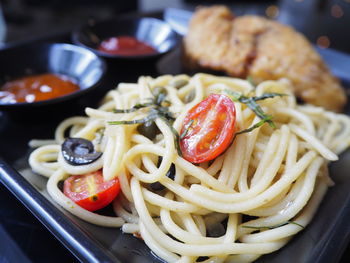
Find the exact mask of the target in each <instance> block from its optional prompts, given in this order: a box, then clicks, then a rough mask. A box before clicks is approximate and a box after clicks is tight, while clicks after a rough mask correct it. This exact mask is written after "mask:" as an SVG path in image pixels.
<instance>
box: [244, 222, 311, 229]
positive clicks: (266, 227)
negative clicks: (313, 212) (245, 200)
mask: <svg viewBox="0 0 350 263" xmlns="http://www.w3.org/2000/svg"><path fill="white" fill-rule="evenodd" d="M288 224H294V225H297V226H299V227H301V228H305V227H304V226H303V225H301V224H299V223H297V222H294V221H290V220H288V221H286V222H284V223H281V224H278V225H274V226H242V227H243V228H251V229H257V230H263V229H274V228H277V227H281V226H285V225H288Z"/></svg>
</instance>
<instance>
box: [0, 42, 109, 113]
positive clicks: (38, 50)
mask: <svg viewBox="0 0 350 263" xmlns="http://www.w3.org/2000/svg"><path fill="white" fill-rule="evenodd" d="M105 71H106V65H105V62H104V61H103V60H102V59H101V58H99V57H98V56H97V55H95V54H94V53H93V52H91V51H89V50H88V49H86V48H83V47H79V46H75V45H71V44H67V43H35V44H30V45H25V46H21V47H17V48H13V49H6V50H2V51H1V60H0V72H1V75H0V84H1V83H5V82H6V81H9V80H12V79H16V78H20V77H25V76H28V75H36V74H41V73H56V74H62V75H66V76H68V77H70V78H72V79H74V80H75V81H76V82H77V84H78V85H79V87H80V89H79V90H78V91H76V92H73V93H70V94H67V95H64V96H61V97H57V98H54V99H49V100H44V101H38V102H32V103H13V104H11V103H8V104H4V103H0V110H1V111H6V112H7V113H8V114H9V115H10V116H11V117H13V118H19V119H21V120H23V119H24V118H25V119H27V120H29V119H31V120H33V119H41V118H42V117H44V116H45V113H50V116H51V114H53V113H55V112H57V111H58V110H57V109H60V111H61V110H63V109H64V108H65V109H67V106H69V105H73V104H76V103H77V99H78V98H80V97H82V96H83V95H85V94H87V93H89V92H93V91H94V89H95V88H96V87H97V84H99V83H100V81H101V80H102V78H103V75H104V74H105ZM68 108H69V107H68ZM30 116H32V118H30Z"/></svg>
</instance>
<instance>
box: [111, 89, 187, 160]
mask: <svg viewBox="0 0 350 263" xmlns="http://www.w3.org/2000/svg"><path fill="white" fill-rule="evenodd" d="M149 89H150V91H151V93H152V95H153V98H147V99H146V100H147V101H148V102H146V103H139V104H136V105H135V106H133V107H132V108H131V109H116V110H114V112H115V113H130V112H134V111H137V110H139V109H142V108H149V111H148V115H147V116H146V117H145V118H143V119H137V120H131V121H109V122H108V124H110V125H132V124H140V123H150V122H154V120H155V119H157V118H161V119H162V120H163V121H164V122H165V123H166V124H167V125H168V126H169V128H170V129H171V131H172V133H173V135H174V143H175V147H176V150H177V152H178V154H179V155H180V156H182V153H181V149H180V145H179V138H180V136H179V134H178V132H177V131H176V130H175V129H174V127H173V125H172V122H173V121H174V120H175V116H174V114H173V113H172V112H170V111H169V106H171V103H170V101H168V100H166V96H167V94H168V92H167V90H166V89H165V88H164V87H155V88H154V89H153V90H151V88H150V87H149Z"/></svg>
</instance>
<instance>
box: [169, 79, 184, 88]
mask: <svg viewBox="0 0 350 263" xmlns="http://www.w3.org/2000/svg"><path fill="white" fill-rule="evenodd" d="M187 84H188V80H187V79H177V80H175V81H173V82H172V83H171V85H172V86H173V87H174V88H176V89H181V88H182V87H183V86H186V85H187Z"/></svg>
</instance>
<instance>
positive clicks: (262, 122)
mask: <svg viewBox="0 0 350 263" xmlns="http://www.w3.org/2000/svg"><path fill="white" fill-rule="evenodd" d="M271 119H272V116H270V115H268V116H267V117H266V118H265V119H262V120H261V121H259V122H258V123H255V124H254V125H253V126H251V127H249V128H247V129H244V130H241V131H238V132H236V133H235V136H234V139H235V138H236V136H237V135H239V134H242V133H247V132H251V131H252V130H254V129H256V128H259V127H260V126H262V125H263V124H264V123H265V122H268V121H269V120H271Z"/></svg>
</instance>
